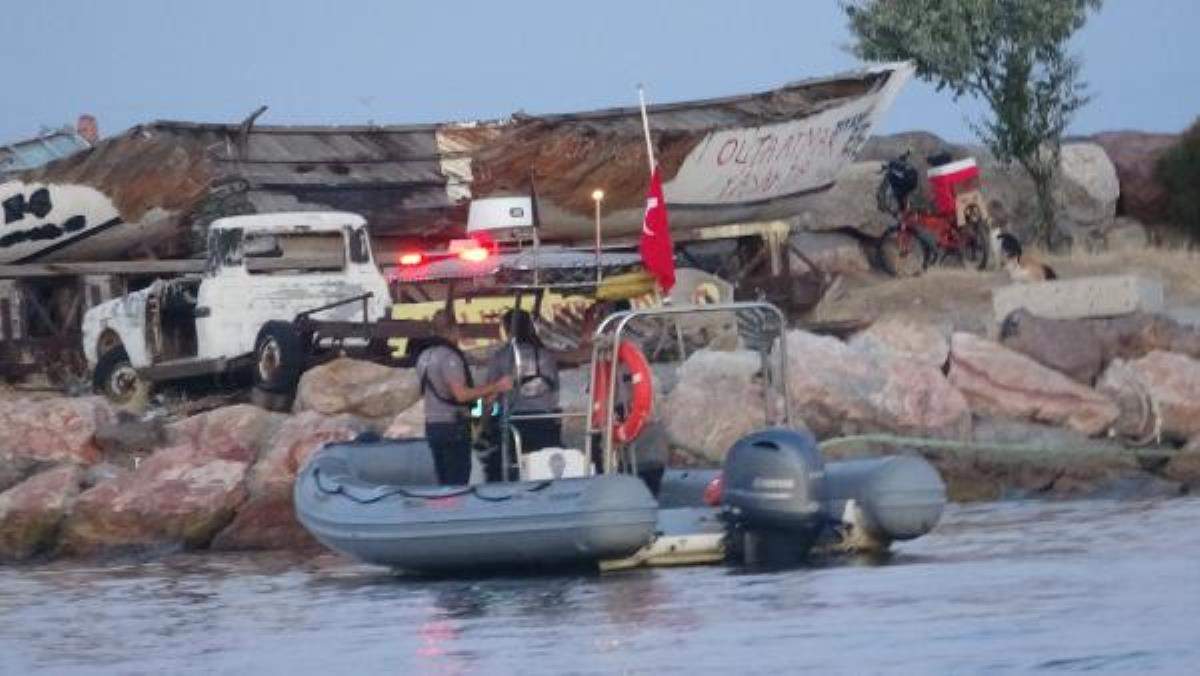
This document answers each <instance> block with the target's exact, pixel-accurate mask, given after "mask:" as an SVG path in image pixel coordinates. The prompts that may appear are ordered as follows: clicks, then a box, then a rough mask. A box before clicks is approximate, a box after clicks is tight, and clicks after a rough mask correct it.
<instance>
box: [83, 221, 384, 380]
mask: <svg viewBox="0 0 1200 676" xmlns="http://www.w3.org/2000/svg"><path fill="white" fill-rule="evenodd" d="M351 299H357V301H355V302H346V301H348V300H351ZM327 306H328V307H327ZM390 306H391V296H390V293H389V291H388V283H387V280H386V278H385V277H384V276H383V274H382V273H381V272H380V270H379V268H378V267H377V266H376V263H375V260H374V257H373V254H372V251H371V244H370V237H369V235H368V232H367V224H366V221H365V220H364V219H363V218H362V217H361V216H358V215H356V214H351V213H342V212H296V213H273V214H259V215H251V216H233V217H228V218H222V219H219V220H217V221H214V222H213V223H212V225H211V226H210V228H209V238H208V258H207V261H206V264H205V268H204V272H203V274H202V275H201V276H199V277H183V278H178V279H171V280H161V279H160V280H156V281H155V282H153V283H152V284H151V285H150V286H148V287H146V288H144V289H141V290H139V291H136V292H133V293H130V294H126V295H125V296H122V297H120V298H115V299H113V300H111V301H108V302H106V303H103V304H101V305H98V306H96V307H94V308H92V309H91V310H89V311H88V312H87V313H86V314H85V315H84V319H83V326H82V330H83V350H84V354H85V356H86V358H87V361H88V366H89V367H90V368H91V369H92V372H93V384H94V385H95V387H96V389H97V390H98V391H99V392H101V393H103V394H105V395H107V396H109V397H110V398H111V399H113V400H115V401H118V402H120V401H126V400H128V399H130V398H132V397H133V396H134V394H135V393H136V391H137V389H138V388H141V387H144V386H145V385H146V384H147V383H150V382H160V381H168V380H176V379H180V378H187V377H192V376H197V375H203V374H212V373H223V372H229V371H234V370H239V369H244V368H248V367H250V366H252V365H253V364H254V361H255V359H254V358H255V356H256V354H255V353H256V351H258V350H259V349H260V348H263V349H266V348H269V347H270V346H269V345H268V346H265V347H264V346H263V345H262V342H263V340H264V336H263V332H264V328H266V327H267V325H268V323H271V322H292V321H294V320H295V319H296V318H297V317H299V316H302V315H305V316H310V317H312V318H316V319H322V320H330V321H351V320H355V321H373V320H377V319H381V318H384V317H386V316H387V315H388V311H389V308H390ZM276 349H278V346H276Z"/></svg>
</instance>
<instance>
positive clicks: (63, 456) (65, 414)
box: [0, 397, 116, 465]
mask: <svg viewBox="0 0 1200 676" xmlns="http://www.w3.org/2000/svg"><path fill="white" fill-rule="evenodd" d="M114 420H116V414H115V412H114V411H113V409H112V406H110V405H109V403H108V402H107V400H105V399H104V398H103V397H78V398H65V397H56V398H53V399H42V400H39V401H32V400H28V399H17V400H7V401H2V402H0V458H4V457H10V458H15V457H23V458H28V459H31V460H38V461H45V462H71V463H77V464H85V465H86V464H91V463H94V462H96V461H98V460H99V459H100V449H99V448H98V447H97V445H96V439H95V436H96V429H97V428H98V427H101V426H103V425H108V424H111V423H112V422H113V421H114Z"/></svg>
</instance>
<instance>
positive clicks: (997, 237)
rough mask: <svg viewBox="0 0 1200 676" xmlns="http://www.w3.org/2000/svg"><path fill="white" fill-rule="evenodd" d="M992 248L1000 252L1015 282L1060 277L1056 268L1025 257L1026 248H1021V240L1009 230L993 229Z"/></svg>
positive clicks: (1047, 279)
mask: <svg viewBox="0 0 1200 676" xmlns="http://www.w3.org/2000/svg"><path fill="white" fill-rule="evenodd" d="M992 250H993V251H997V252H998V254H999V255H998V258H999V260H1000V264H1001V266H1002V267H1003V268H1004V269H1005V270H1006V271H1007V272H1008V276H1009V278H1010V279H1012V280H1013V281H1014V282H1042V281H1049V280H1053V279H1058V274H1057V273H1056V272H1054V268H1052V267H1050V266H1049V265H1046V264H1045V263H1042V262H1041V261H1038V260H1035V259H1033V258H1031V257H1023V255H1024V250H1023V249H1022V248H1021V241H1020V240H1018V239H1017V238H1016V237H1014V236H1012V235H1011V234H1009V233H1007V232H1003V231H1001V230H993V231H992Z"/></svg>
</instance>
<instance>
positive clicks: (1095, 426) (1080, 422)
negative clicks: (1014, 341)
mask: <svg viewBox="0 0 1200 676" xmlns="http://www.w3.org/2000/svg"><path fill="white" fill-rule="evenodd" d="M949 375H950V382H951V383H953V384H954V386H955V387H957V388H958V389H959V390H960V391H962V393H963V395H965V396H966V398H967V401H969V402H970V405H971V409H972V410H974V411H975V412H976V413H979V414H982V415H992V416H997V417H1007V418H1017V419H1028V420H1034V421H1037V422H1045V423H1050V424H1053V425H1067V426H1068V427H1070V428H1072V429H1074V430H1077V431H1079V432H1082V433H1084V434H1087V435H1089V436H1094V435H1097V434H1100V433H1102V432H1104V431H1105V430H1107V429H1108V428H1109V426H1110V425H1112V423H1113V422H1114V421H1115V420H1116V419H1117V406H1116V404H1114V403H1113V402H1112V401H1111V400H1110V399H1109V398H1108V397H1106V396H1104V395H1103V394H1101V393H1099V392H1097V391H1095V390H1093V389H1091V388H1090V387H1085V386H1083V385H1081V384H1079V383H1077V382H1075V381H1073V380H1071V379H1070V378H1068V377H1067V376H1065V375H1063V374H1061V373H1059V372H1057V371H1053V370H1051V369H1049V368H1046V367H1045V366H1042V365H1041V364H1039V363H1037V362H1036V361H1034V360H1033V359H1030V358H1029V357H1027V356H1025V355H1023V354H1020V353H1018V352H1014V351H1013V350H1010V349H1008V348H1006V347H1004V346H1002V345H999V344H997V343H994V342H992V341H990V340H985V339H983V338H980V337H978V336H975V335H972V334H969V333H955V334H954V335H953V336H952V337H951V339H950V372H949Z"/></svg>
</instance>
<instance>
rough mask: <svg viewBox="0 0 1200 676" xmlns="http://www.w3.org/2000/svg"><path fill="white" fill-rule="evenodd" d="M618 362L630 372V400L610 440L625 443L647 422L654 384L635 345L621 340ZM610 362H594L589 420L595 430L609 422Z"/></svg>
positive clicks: (616, 422)
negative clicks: (594, 372)
mask: <svg viewBox="0 0 1200 676" xmlns="http://www.w3.org/2000/svg"><path fill="white" fill-rule="evenodd" d="M617 360H618V361H620V362H621V364H622V365H623V366H624V367H625V369H626V370H627V371H628V372H629V383H630V385H631V386H632V387H631V389H630V401H629V402H628V410H627V411H626V412H625V416H624V418H623V419H621V420H614V421H613V423H612V426H613V438H614V439H616V440H617V441H618V442H620V443H623V444H624V443H628V442H630V441H633V440H634V439H636V438H637V435H639V434H641V433H642V428H644V427H645V426H646V423H647V422H648V421H649V420H650V409H651V407H652V405H653V403H654V384H653V382H652V381H651V377H650V362H649V361H647V360H646V355H644V354H642V351H641V349H639V348H638V346H637V345H635V344H634V343H632V342H630V341H628V340H622V341H621V344H620V346H618V347H617ZM611 371H612V362H610V361H608V360H601V361H599V362H597V363H596V388H595V390H593V391H592V421H593V424H594V425H595V427H596V429H601V430H602V429H604V425H605V424H607V423H608V419H607V418H608V390H609V386H610V383H609V373H610V372H611Z"/></svg>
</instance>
